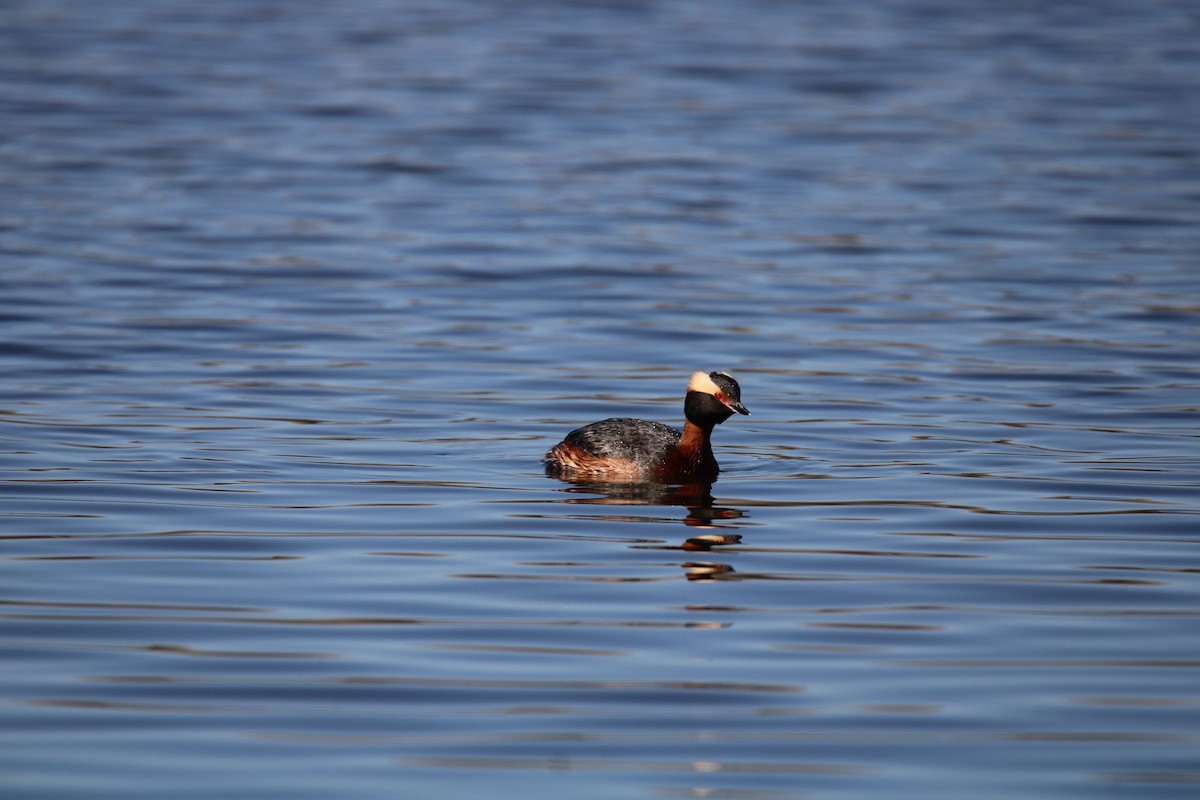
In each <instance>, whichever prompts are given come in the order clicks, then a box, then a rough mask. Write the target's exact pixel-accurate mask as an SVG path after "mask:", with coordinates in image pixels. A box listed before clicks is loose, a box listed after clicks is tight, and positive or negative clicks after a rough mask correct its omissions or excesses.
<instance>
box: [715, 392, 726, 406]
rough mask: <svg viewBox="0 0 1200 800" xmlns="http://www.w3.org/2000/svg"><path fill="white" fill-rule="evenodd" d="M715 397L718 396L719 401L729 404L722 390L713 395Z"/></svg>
mask: <svg viewBox="0 0 1200 800" xmlns="http://www.w3.org/2000/svg"><path fill="white" fill-rule="evenodd" d="M713 397H715V398H717V402H718V403H720V404H721V405H726V406H727V405H729V403H726V402H725V395H724V394H722V393H721V392H717V393H716V394H714V395H713Z"/></svg>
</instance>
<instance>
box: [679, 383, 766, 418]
mask: <svg viewBox="0 0 1200 800" xmlns="http://www.w3.org/2000/svg"><path fill="white" fill-rule="evenodd" d="M735 411H736V412H737V413H739V414H747V415H748V414H749V413H750V412H749V411H747V410H746V407H745V406H744V405H742V387H740V386H738V382H737V381H735V380H734V379H733V378H732V377H731V376H729V375H726V374H725V373H724V372H696V373H693V374H692V379H691V380H690V381H689V382H688V390H687V397H686V398H685V399H684V401H683V413H684V416H686V417H687V418H688V419H689V420H691V422H693V423H694V424H696V425H700V426H701V427H711V426H713V425H719V424H721V423H722V422H724V421H725V420H727V419H729V418H730V417H731V416H733V413H734V412H735Z"/></svg>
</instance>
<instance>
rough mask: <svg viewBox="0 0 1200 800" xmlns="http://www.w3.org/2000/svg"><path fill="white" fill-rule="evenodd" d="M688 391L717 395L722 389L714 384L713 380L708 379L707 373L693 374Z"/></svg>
mask: <svg viewBox="0 0 1200 800" xmlns="http://www.w3.org/2000/svg"><path fill="white" fill-rule="evenodd" d="M688 391H689V392H704V393H705V394H717V393H719V392H720V391H721V387H719V386H717V385H716V384H715V383H713V379H712V378H710V377H708V373H707V372H693V373H692V379H691V380H690V381H688Z"/></svg>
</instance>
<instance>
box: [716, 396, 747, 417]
mask: <svg viewBox="0 0 1200 800" xmlns="http://www.w3.org/2000/svg"><path fill="white" fill-rule="evenodd" d="M723 402H724V403H725V405H726V406H727V407H728V408H731V409H733V410H734V411H736V412H737V413H739V414H745V415H746V416H747V417H748V416H750V412H749V411H748V410H747V409H746V407H745V406H744V405H742V404H741V403H739V402H738V401H737V400H730V399H728V398H726V399H725V400H724V401H723Z"/></svg>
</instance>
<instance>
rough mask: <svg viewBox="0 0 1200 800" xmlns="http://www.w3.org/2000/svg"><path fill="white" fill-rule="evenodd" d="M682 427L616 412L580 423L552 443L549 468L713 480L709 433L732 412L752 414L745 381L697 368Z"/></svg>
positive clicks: (600, 476)
mask: <svg viewBox="0 0 1200 800" xmlns="http://www.w3.org/2000/svg"><path fill="white" fill-rule="evenodd" d="M683 408H684V416H685V417H686V422H685V423H684V427H683V430H682V431H680V430H677V429H675V428H672V427H670V426H668V425H663V424H662V423H660V422H650V421H648V420H644V419H629V418H624V417H617V418H613V419H606V420H602V421H600V422H593V423H592V424H590V425H585V426H583V427H582V428H577V429H575V430H573V431H571V432H570V433H568V434H567V435H566V437H565V438H564V439H563V440H562V441H561V442H559V443H558V444H556V445H555V446H554V447H552V448H550V451H549V452H547V453H546V456H545V458H544V459H543V460H544V461H545V463H546V469H547V471H548V472H550V473H551V474H553V475H557V476H559V477H564V478H578V479H582V480H592V481H604V482H612V483H630V482H646V481H661V482H677V481H688V480H712V479H714V478H716V476H717V473H718V472H719V471H720V468H719V467H718V466H717V460H716V458H715V457H714V456H713V452H712V444H711V442H710V440H709V437H710V435H711V433H712V429H713V428H714V427H715V426H716V425H719V424H720V423H722V422H724V421H725V420H727V419H729V417H731V416H732V415H733V414H734V412H737V413H739V414H749V413H750V412H749V411H747V410H746V407H745V406H743V405H742V402H741V387H739V386H738V383H737V381H735V380H734V379H733V378H732V377H730V376H729V375H726V374H725V373H723V372H709V373H704V372H697V373H694V374H693V375H692V379H691V381H690V382H689V383H688V391H687V395H686V397H685V398H684V404H683Z"/></svg>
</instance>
